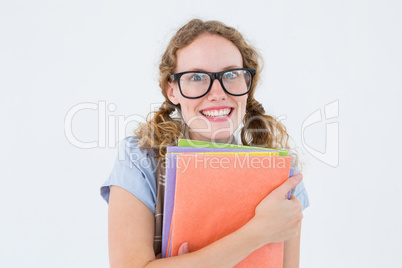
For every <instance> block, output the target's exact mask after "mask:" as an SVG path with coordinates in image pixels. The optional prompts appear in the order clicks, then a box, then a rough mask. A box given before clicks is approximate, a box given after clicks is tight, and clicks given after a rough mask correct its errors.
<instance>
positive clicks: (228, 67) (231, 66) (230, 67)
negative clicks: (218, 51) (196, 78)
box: [184, 65, 243, 73]
mask: <svg viewBox="0 0 402 268" xmlns="http://www.w3.org/2000/svg"><path fill="white" fill-rule="evenodd" d="M237 68H243V67H239V66H237V65H230V66H227V67H225V68H223V71H226V70H230V69H237ZM193 71H195V72H196V71H201V72H208V73H209V72H210V71H208V70H206V69H203V68H191V69H189V70H187V71H184V72H193Z"/></svg>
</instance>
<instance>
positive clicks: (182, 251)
mask: <svg viewBox="0 0 402 268" xmlns="http://www.w3.org/2000/svg"><path fill="white" fill-rule="evenodd" d="M186 253H188V242H185V243H183V244H181V246H180V248H179V252H178V253H177V255H179V256H180V255H183V254H186Z"/></svg>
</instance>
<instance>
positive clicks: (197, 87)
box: [171, 68, 256, 99]
mask: <svg viewBox="0 0 402 268" xmlns="http://www.w3.org/2000/svg"><path fill="white" fill-rule="evenodd" d="M255 72H256V71H255V69H248V68H236V69H230V70H226V71H222V72H217V73H211V72H204V71H190V72H182V73H177V74H174V75H172V76H171V79H172V81H177V83H178V84H179V89H180V93H181V94H182V95H183V97H185V98H188V99H198V98H201V97H203V96H205V95H206V94H207V93H208V92H209V91H210V90H211V87H212V83H213V82H214V81H215V79H218V80H219V82H220V84H221V86H222V88H223V90H224V91H225V92H226V93H227V94H229V95H232V96H243V95H245V94H247V93H248V92H249V91H250V89H251V85H252V84H253V77H254V75H255Z"/></svg>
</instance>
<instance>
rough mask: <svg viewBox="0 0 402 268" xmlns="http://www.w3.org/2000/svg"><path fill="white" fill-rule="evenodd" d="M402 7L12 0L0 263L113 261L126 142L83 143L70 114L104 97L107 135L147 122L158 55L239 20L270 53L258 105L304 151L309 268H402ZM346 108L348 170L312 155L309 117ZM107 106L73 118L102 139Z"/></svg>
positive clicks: (3, 23) (1, 65) (2, 45)
mask: <svg viewBox="0 0 402 268" xmlns="http://www.w3.org/2000/svg"><path fill="white" fill-rule="evenodd" d="M401 8H402V5H401V2H400V1H357V0H354V1H344V0H343V1H342V0H341V1H319V0H315V1H312V0H310V1H219V2H218V1H209V0H202V1H184V0H178V1H113V2H112V1H110V2H106V1H87V0H85V1H6V0H2V1H1V3H0V38H1V41H0V109H1V110H0V116H1V121H0V122H1V123H0V124H1V131H0V135H1V136H0V180H1V192H0V207H1V210H0V215H1V221H0V267H108V251H107V205H106V203H105V202H104V201H103V200H102V199H101V197H100V195H99V186H100V185H101V184H102V182H103V181H104V180H105V179H106V178H107V177H108V175H109V173H110V171H111V170H112V167H113V163H114V159H115V157H116V155H117V152H116V149H115V148H113V147H114V142H111V143H110V144H109V143H108V142H106V146H103V147H104V148H100V147H102V146H101V143H99V144H98V148H93V149H82V148H77V147H76V146H73V145H72V144H71V143H70V142H69V141H68V140H67V138H66V137H65V132H64V131H65V129H64V123H65V122H64V121H65V117H66V115H67V113H68V111H69V110H70V109H71V108H72V107H74V106H75V105H77V104H80V103H84V102H88V103H94V104H96V105H98V103H99V102H105V103H106V105H109V104H111V103H113V104H115V106H116V110H115V111H112V112H111V111H109V110H107V111H106V116H107V117H106V119H110V120H106V121H107V122H106V123H105V121H104V120H103V123H105V124H106V126H107V127H109V128H111V127H113V124H112V122H113V121H111V120H117V119H118V117H119V116H120V117H122V118H123V119H124V118H128V117H129V116H130V115H133V117H132V119H138V118H144V117H145V116H146V114H147V113H148V112H149V111H150V110H151V104H152V103H160V102H161V101H162V97H161V95H160V93H159V88H158V84H157V77H158V71H157V67H158V64H159V60H160V56H161V54H162V52H163V50H164V48H165V47H166V45H167V43H168V40H169V38H170V37H171V36H172V34H173V33H174V32H175V30H177V29H178V28H179V27H180V26H181V25H183V24H184V23H185V22H187V21H188V20H189V19H191V18H193V17H200V18H202V19H217V20H221V21H223V22H225V23H226V24H228V25H230V26H234V27H236V28H237V29H239V30H240V31H241V32H242V33H243V34H244V36H245V37H246V38H247V39H248V40H249V41H250V42H251V43H252V44H254V45H255V46H256V47H257V48H258V49H259V51H260V52H261V54H262V56H263V58H264V61H265V68H264V71H263V81H262V84H261V85H260V87H259V89H258V93H257V99H259V100H260V101H261V102H262V103H263V104H264V106H265V107H266V110H267V112H268V113H269V114H273V115H275V116H282V118H284V116H286V119H284V121H283V122H284V123H285V124H286V126H287V128H288V130H289V132H290V134H291V135H292V137H293V138H294V140H295V142H296V144H297V145H298V146H299V147H300V149H302V150H304V151H305V153H304V155H303V160H304V162H305V163H306V165H305V166H304V171H303V173H304V178H305V179H304V182H305V185H306V187H307V190H308V193H309V196H310V202H311V206H310V207H309V208H308V209H306V210H305V213H304V220H303V233H302V242H301V267H306V268H321V267H401V264H400V250H401V248H402V237H401V227H400V226H402V217H401V208H400V205H401V201H400V200H401V198H400V197H399V195H400V193H401V190H402V189H401V188H402V182H401V179H402V178H401V175H400V157H399V152H400V150H401V149H402V148H401V141H400V138H401V134H402V133H401V126H400V123H398V122H400V121H399V120H400V119H398V118H400V116H401V112H400V110H401V109H400V106H399V104H400V101H401V95H402V94H401V90H402V80H401V74H402V68H401V62H402V53H401V49H400V48H401V47H402V38H401V30H402V29H401V28H402V27H401V22H402V20H401V17H400V14H401V11H402V10H401ZM333 101H339V117H338V118H335V119H331V120H329V122H338V124H339V165H338V166H337V167H331V166H329V165H327V164H325V163H323V162H321V161H320V160H318V159H316V158H314V157H312V156H311V155H310V154H309V153H308V152H307V151H306V150H305V149H304V147H303V145H302V139H301V133H302V124H303V122H304V120H306V119H307V118H308V116H309V115H310V114H312V113H313V112H314V111H316V110H318V109H323V108H324V107H325V105H327V104H329V103H331V102H333ZM98 111H99V109H98V110H84V111H81V112H79V113H77V114H76V115H75V116H74V118H73V121H72V129H73V133H74V135H75V137H76V138H77V139H79V140H81V141H85V142H91V141H98V132H99V131H98ZM398 111H399V112H398ZM397 114H399V116H397ZM101 121H102V120H101ZM326 123H328V122H326V121H325V120H323V122H320V123H317V124H314V125H311V126H309V128H308V129H306V130H305V135H306V137H305V138H306V139H305V142H306V144H308V145H309V146H310V147H312V148H315V149H316V150H320V151H322V152H324V151H325V146H326V140H325V135H326V132H325V125H326ZM135 124H136V123H135V122H131V123H130V124H129V125H128V126H127V129H126V131H120V132H119V133H116V135H118V136H120V137H122V136H125V135H129V134H130V132H131V131H132V128H133V127H135ZM100 131H101V132H102V129H101V130H100ZM124 132H125V133H124ZM101 136H106V137H109V135H108V133H105V132H104V131H103V133H101Z"/></svg>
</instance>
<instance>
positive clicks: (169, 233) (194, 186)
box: [162, 140, 294, 267]
mask: <svg viewBox="0 0 402 268" xmlns="http://www.w3.org/2000/svg"><path fill="white" fill-rule="evenodd" d="M178 145H179V146H177V147H168V148H167V155H166V180H165V182H166V184H165V201H164V219H163V229H162V257H163V258H165V257H171V256H176V255H177V254H178V249H179V247H180V245H181V244H182V243H184V242H188V245H189V251H190V252H192V251H196V250H198V249H201V248H203V247H205V246H207V245H209V244H211V243H213V242H214V241H216V240H218V239H220V238H222V237H224V236H226V235H228V234H230V233H232V232H234V231H235V230H237V229H239V228H240V227H241V226H243V225H244V224H246V223H247V222H248V221H249V220H250V219H251V218H252V217H253V216H254V210H255V207H256V206H257V205H258V204H259V202H260V201H261V200H262V199H263V198H264V197H266V196H267V195H268V194H269V193H270V192H271V191H272V190H274V189H275V188H277V187H278V186H279V185H281V184H282V183H283V182H284V181H285V180H286V179H287V178H288V177H290V176H293V172H294V170H293V168H291V167H290V163H291V157H288V156H287V151H286V150H276V149H275V150H274V149H266V148H260V147H249V146H243V145H233V144H216V143H207V142H199V141H190V140H179V144H178ZM190 145H191V146H197V147H183V146H190ZM282 263H283V243H275V244H268V245H265V246H263V247H262V248H260V249H258V250H256V251H254V252H253V253H252V254H250V255H249V256H248V257H247V258H245V259H244V260H243V261H242V262H240V263H239V264H238V265H237V266H236V267H282Z"/></svg>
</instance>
